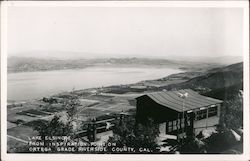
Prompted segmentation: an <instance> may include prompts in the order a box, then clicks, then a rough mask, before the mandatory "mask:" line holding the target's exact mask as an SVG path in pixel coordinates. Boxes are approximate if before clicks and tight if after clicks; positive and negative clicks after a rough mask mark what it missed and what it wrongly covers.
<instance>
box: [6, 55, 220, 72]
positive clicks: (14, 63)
mask: <svg viewBox="0 0 250 161" xmlns="http://www.w3.org/2000/svg"><path fill="white" fill-rule="evenodd" d="M93 66H111V67H121V66H124V67H135V66H136V67H139V66H141V67H149V66H150V67H168V68H176V69H177V68H178V69H183V70H201V69H203V68H205V69H209V68H212V67H220V66H221V64H219V63H214V62H213V63H210V62H206V63H204V62H190V61H183V60H170V59H169V60H168V59H151V58H135V57H132V58H96V59H65V60H59V59H41V58H31V57H9V58H8V72H31V71H50V70H63V69H83V68H86V67H93Z"/></svg>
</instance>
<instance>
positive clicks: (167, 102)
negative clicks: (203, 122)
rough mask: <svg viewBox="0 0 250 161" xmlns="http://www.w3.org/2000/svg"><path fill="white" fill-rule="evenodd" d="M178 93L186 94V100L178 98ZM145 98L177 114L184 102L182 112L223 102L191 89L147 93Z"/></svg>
mask: <svg viewBox="0 0 250 161" xmlns="http://www.w3.org/2000/svg"><path fill="white" fill-rule="evenodd" d="M180 93H181V94H185V93H188V96H187V97H186V98H181V97H180V96H179V95H180ZM143 96H145V95H143ZM143 96H141V97H143ZM146 96H148V97H150V98H151V99H152V100H154V101H155V102H156V103H158V104H160V105H162V106H165V107H168V108H170V109H173V110H175V111H178V112H182V111H183V102H184V111H188V110H192V109H197V108H201V107H206V106H211V105H214V104H219V103H222V102H223V101H221V100H218V99H214V98H210V97H206V96H202V95H200V94H198V93H197V92H195V91H193V90H191V89H183V90H178V91H162V92H154V93H148V94H146ZM138 98H140V97H137V98H136V99H138Z"/></svg>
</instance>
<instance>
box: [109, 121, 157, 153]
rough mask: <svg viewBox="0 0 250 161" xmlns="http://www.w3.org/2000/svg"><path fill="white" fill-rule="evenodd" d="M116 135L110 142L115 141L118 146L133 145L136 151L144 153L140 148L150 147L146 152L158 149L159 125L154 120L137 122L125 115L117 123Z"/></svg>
mask: <svg viewBox="0 0 250 161" xmlns="http://www.w3.org/2000/svg"><path fill="white" fill-rule="evenodd" d="M113 133H114V136H113V137H111V138H110V139H109V140H108V142H110V143H115V144H116V147H124V146H125V147H132V148H134V152H135V153H142V152H141V151H140V149H142V148H144V149H148V150H149V151H145V153H148V152H150V153H153V152H156V151H157V146H158V145H157V143H156V138H157V136H158V134H159V128H158V125H156V124H154V122H153V120H149V121H148V122H147V123H146V124H144V125H142V124H136V123H135V119H134V118H131V117H125V118H123V119H122V120H120V121H119V123H116V126H115V128H114V129H113Z"/></svg>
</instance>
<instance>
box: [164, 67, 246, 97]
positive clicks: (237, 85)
mask: <svg viewBox="0 0 250 161" xmlns="http://www.w3.org/2000/svg"><path fill="white" fill-rule="evenodd" d="M167 88H168V89H171V88H172V89H173V88H176V89H183V88H191V89H194V90H198V91H200V92H201V93H202V94H204V95H207V96H213V97H215V98H219V99H230V98H232V97H233V96H234V95H235V94H236V93H238V92H239V90H242V89H243V63H242V62H241V63H237V64H232V65H229V66H225V67H221V68H214V69H211V70H208V71H207V72H206V73H205V74H204V75H201V76H198V77H195V78H192V79H190V80H188V81H186V82H183V83H180V84H174V85H170V86H167Z"/></svg>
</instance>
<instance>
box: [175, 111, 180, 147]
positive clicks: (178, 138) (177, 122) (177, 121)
mask: <svg viewBox="0 0 250 161" xmlns="http://www.w3.org/2000/svg"><path fill="white" fill-rule="evenodd" d="M179 115H180V114H179V113H178V115H177V119H176V128H177V141H178V142H179V141H180V137H179V135H180V131H179V117H180V116H179Z"/></svg>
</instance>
